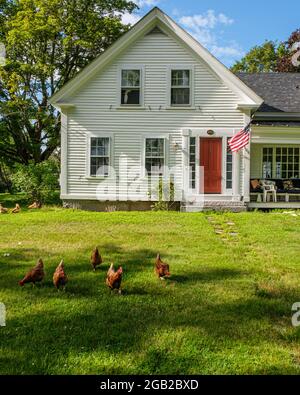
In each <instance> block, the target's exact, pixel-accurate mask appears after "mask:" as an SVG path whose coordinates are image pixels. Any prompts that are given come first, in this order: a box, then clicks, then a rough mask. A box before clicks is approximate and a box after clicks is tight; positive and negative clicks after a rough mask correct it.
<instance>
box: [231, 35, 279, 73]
mask: <svg viewBox="0 0 300 395" xmlns="http://www.w3.org/2000/svg"><path fill="white" fill-rule="evenodd" d="M279 51H282V49H280V46H279V45H277V44H276V43H275V42H273V41H265V42H264V43H263V44H262V45H257V46H255V47H253V48H252V49H250V51H249V52H248V53H247V54H246V55H245V56H244V57H243V58H242V59H241V60H240V61H238V62H236V63H235V64H234V65H233V67H232V71H234V72H246V73H260V72H271V71H276V68H277V62H278V52H279Z"/></svg>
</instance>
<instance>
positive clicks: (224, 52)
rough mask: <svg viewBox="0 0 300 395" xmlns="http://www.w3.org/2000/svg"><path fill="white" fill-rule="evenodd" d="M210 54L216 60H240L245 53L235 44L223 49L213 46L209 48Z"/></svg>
mask: <svg viewBox="0 0 300 395" xmlns="http://www.w3.org/2000/svg"><path fill="white" fill-rule="evenodd" d="M211 53H212V54H213V55H214V56H216V57H217V58H221V57H223V58H240V57H242V56H244V55H245V52H244V51H243V50H242V48H240V47H239V46H237V45H236V44H233V45H232V46H224V47H222V46H218V45H213V46H212V47H211Z"/></svg>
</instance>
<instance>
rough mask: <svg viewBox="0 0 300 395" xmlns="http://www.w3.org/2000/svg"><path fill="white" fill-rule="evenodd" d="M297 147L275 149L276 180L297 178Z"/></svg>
mask: <svg viewBox="0 0 300 395" xmlns="http://www.w3.org/2000/svg"><path fill="white" fill-rule="evenodd" d="M299 154H300V150H299V147H276V162H275V163H276V178H299V176H300V161H299Z"/></svg>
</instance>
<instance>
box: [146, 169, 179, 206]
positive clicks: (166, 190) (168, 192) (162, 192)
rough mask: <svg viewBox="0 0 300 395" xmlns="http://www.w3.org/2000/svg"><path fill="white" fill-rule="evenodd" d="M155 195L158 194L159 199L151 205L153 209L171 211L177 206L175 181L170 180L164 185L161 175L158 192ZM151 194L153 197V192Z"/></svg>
mask: <svg viewBox="0 0 300 395" xmlns="http://www.w3.org/2000/svg"><path fill="white" fill-rule="evenodd" d="M154 195H156V197H157V201H156V202H155V203H153V205H152V206H151V209H152V211H170V210H172V209H173V208H174V207H175V202H174V197H175V186H174V182H173V181H171V180H169V181H168V182H167V183H166V184H165V185H164V182H163V179H162V178H161V177H160V179H159V182H158V187H157V192H156V193H154ZM151 196H152V197H153V194H151ZM166 198H167V199H166Z"/></svg>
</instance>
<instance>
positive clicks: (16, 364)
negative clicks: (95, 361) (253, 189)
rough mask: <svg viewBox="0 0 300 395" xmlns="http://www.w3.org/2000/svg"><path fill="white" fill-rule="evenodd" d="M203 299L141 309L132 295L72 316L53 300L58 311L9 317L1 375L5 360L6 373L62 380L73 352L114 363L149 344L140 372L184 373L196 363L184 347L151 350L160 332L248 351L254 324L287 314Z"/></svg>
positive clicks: (102, 299)
mask: <svg viewBox="0 0 300 395" xmlns="http://www.w3.org/2000/svg"><path fill="white" fill-rule="evenodd" d="M206 297H207V295H203V297H202V299H198V303H189V305H188V307H189V308H188V309H185V308H184V306H185V304H186V302H184V301H182V300H180V298H179V297H178V298H177V300H176V302H177V306H175V305H169V304H168V302H169V299H168V296H166V297H165V298H158V299H154V298H153V295H152V296H151V298H150V297H149V299H147V300H145V301H144V302H143V303H141V301H137V300H136V299H132V298H131V297H130V293H129V294H128V295H127V296H125V297H122V296H112V295H108V294H106V293H102V294H101V295H99V299H98V301H95V300H91V301H90V303H88V304H87V305H86V306H84V305H83V304H81V305H79V306H77V310H76V311H75V310H74V309H72V310H71V309H69V308H68V307H67V306H68V303H70V302H71V301H68V300H61V299H59V297H58V301H57V304H56V305H54V304H51V308H50V309H49V308H48V309H47V308H45V309H44V310H43V311H41V312H40V313H37V312H31V313H28V312H27V314H24V316H20V317H18V318H17V317H13V316H10V317H9V319H8V321H7V328H4V330H3V336H1V339H0V346H1V347H2V348H3V353H2V356H1V357H0V372H1V373H5V370H6V369H8V366H6V367H5V363H7V362H8V361H7V360H6V361H5V359H6V358H7V357H6V353H8V355H11V354H14V355H15V357H14V359H13V360H12V361H11V362H10V364H9V365H10V369H12V365H13V370H14V372H20V371H22V369H24V370H25V371H26V373H45V372H44V371H43V369H42V368H41V366H47V369H48V373H49V369H50V372H52V373H61V372H60V371H59V366H60V364H61V361H62V360H64V358H65V356H66V355H69V354H70V353H71V354H72V355H73V354H74V355H78V356H80V355H82V353H83V350H84V352H85V353H87V355H89V354H91V353H92V354H94V353H99V354H100V355H103V353H104V354H105V353H107V352H109V354H110V355H111V358H116V360H118V358H122V355H123V354H124V353H125V354H128V353H131V352H132V353H137V354H140V352H141V350H143V347H144V344H145V342H146V344H147V342H148V341H149V340H151V338H153V342H151V344H152V345H151V349H149V350H147V349H146V350H143V351H144V352H143V355H144V356H143V362H142V363H141V364H140V368H139V369H140V371H144V372H145V371H146V373H165V374H167V373H168V374H171V373H173V374H176V373H188V372H189V369H190V368H191V366H194V364H192V365H191V361H192V359H193V357H192V356H191V355H189V353H188V352H186V350H185V349H184V346H177V348H175V349H174V350H173V352H171V353H170V352H169V351H168V350H167V348H165V347H164V346H163V344H162V345H159V344H157V345H155V344H156V343H155V342H156V341H158V339H159V337H160V333H161V334H162V333H163V332H166V331H167V332H169V333H172V332H174V331H176V330H177V329H179V330H182V329H183V328H184V329H185V330H188V331H189V332H188V333H190V334H188V333H186V334H185V335H184V338H185V341H188V342H192V343H193V344H194V345H195V346H196V345H197V344H198V343H197V337H196V338H195V334H196V333H199V347H200V345H201V344H202V343H201V342H202V340H201V338H203V336H205V339H206V343H207V342H208V344H210V343H212V344H215V345H216V344H220V345H221V344H223V345H224V344H231V345H232V344H233V342H235V341H236V342H239V343H241V342H242V343H247V342H250V344H251V342H252V333H251V330H250V328H251V325H252V324H253V325H254V326H256V325H257V322H258V321H259V320H262V321H265V320H266V319H268V320H270V321H272V320H273V319H274V317H280V316H282V315H283V314H284V313H286V311H285V306H284V304H278V303H272V302H271V301H267V300H257V299H249V300H246V301H242V302H238V301H237V302H224V303H215V304H213V303H210V304H209V305H207V303H206V300H207V298H206ZM183 302H184V303H183ZM64 304H66V306H65V307H64ZM16 329H17V330H18V331H17V333H18V336H17V337H15V336H13V337H11V336H10V335H9V334H10V333H11V331H14V330H16ZM29 334H30V336H29ZM200 334H201V336H200ZM164 336H166V335H164ZM270 337H272V341H273V343H278V344H281V339H280V338H279V337H278V336H277V334H276V331H275V330H272V329H270V331H266V332H261V333H260V337H259V338H258V339H257V344H259V343H260V342H261V343H264V342H266V341H270ZM155 339H157V340H155ZM160 347H162V349H160ZM49 350H51V353H50V355H49ZM174 355H176V363H174ZM200 357H201V355H200ZM180 360H181V362H180ZM1 361H2V362H1ZM28 361H36V362H35V363H36V366H31V364H28ZM195 361H196V360H195ZM137 364H138V365H139V363H137ZM1 365H2V366H1ZM179 370H181V371H180V372H179ZM98 373H109V368H107V367H105V364H103V367H102V370H100V371H99V372H98ZM110 373H115V374H118V373H124V368H118V366H117V365H116V366H115V367H114V369H113V371H110Z"/></svg>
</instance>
